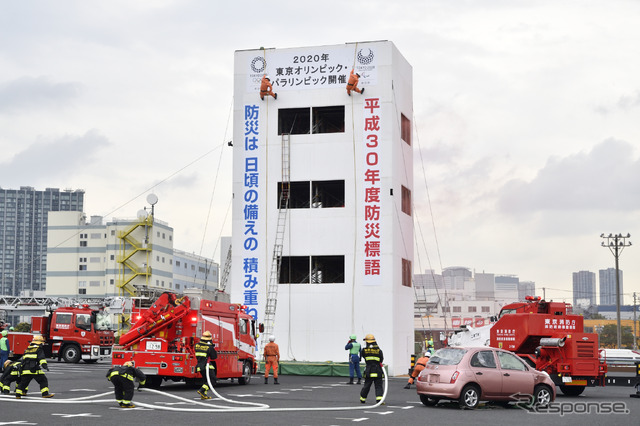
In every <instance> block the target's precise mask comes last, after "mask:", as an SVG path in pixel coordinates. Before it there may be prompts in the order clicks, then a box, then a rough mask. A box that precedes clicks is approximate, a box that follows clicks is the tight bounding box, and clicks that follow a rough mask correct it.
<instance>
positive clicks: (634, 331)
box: [633, 291, 638, 351]
mask: <svg viewBox="0 0 640 426" xmlns="http://www.w3.org/2000/svg"><path fill="white" fill-rule="evenodd" d="M636 310H637V308H636V292H635V291H634V292H633V350H634V351H637V350H638V337H637V336H638V332H637V330H636Z"/></svg>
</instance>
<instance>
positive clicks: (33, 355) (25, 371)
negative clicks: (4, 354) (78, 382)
mask: <svg viewBox="0 0 640 426" xmlns="http://www.w3.org/2000/svg"><path fill="white" fill-rule="evenodd" d="M43 343H44V337H42V336H41V335H37V336H35V337H34V338H33V340H32V341H31V343H30V344H29V347H28V348H27V349H26V350H25V351H24V355H23V356H22V365H21V367H20V381H19V382H18V387H17V388H16V398H18V399H20V398H22V397H23V396H24V395H25V394H26V391H27V387H28V386H29V383H31V380H35V381H36V382H38V384H39V385H40V393H42V397H43V398H51V397H52V396H53V395H54V394H52V393H49V382H48V380H47V376H45V375H44V371H42V370H43V369H44V370H47V371H49V366H48V365H47V359H46V358H45V355H44V348H43V347H42V344H43Z"/></svg>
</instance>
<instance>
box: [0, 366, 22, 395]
mask: <svg viewBox="0 0 640 426" xmlns="http://www.w3.org/2000/svg"><path fill="white" fill-rule="evenodd" d="M20 367H22V364H21V362H20V361H10V360H7V361H5V362H4V372H3V373H2V377H0V389H1V390H2V393H3V394H5V395H9V392H11V383H13V382H16V387H17V384H18V381H19V380H20ZM25 392H26V389H25Z"/></svg>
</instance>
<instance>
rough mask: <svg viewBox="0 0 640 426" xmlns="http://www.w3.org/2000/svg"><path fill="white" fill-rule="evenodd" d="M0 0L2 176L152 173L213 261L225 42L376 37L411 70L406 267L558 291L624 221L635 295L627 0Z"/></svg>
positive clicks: (228, 56)
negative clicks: (410, 226)
mask: <svg viewBox="0 0 640 426" xmlns="http://www.w3.org/2000/svg"><path fill="white" fill-rule="evenodd" d="M221 3H224V5H220V4H221ZM1 5H2V7H0V186H2V187H3V188H18V187H19V186H24V185H27V186H33V187H35V188H36V189H39V190H43V189H45V188H47V187H58V188H73V189H78V188H81V189H84V190H85V191H86V193H85V211H86V213H87V214H88V215H103V216H105V217H106V218H108V219H110V218H112V217H135V215H136V212H137V211H138V210H140V209H141V208H142V207H144V206H145V204H146V202H145V197H146V195H147V194H148V193H150V192H154V193H155V194H157V195H158V197H159V200H160V201H159V202H158V204H157V206H156V208H157V217H158V218H160V219H161V220H164V221H166V222H168V223H169V224H170V225H171V226H172V227H174V229H175V237H174V243H175V247H176V248H178V249H181V250H185V251H189V252H195V253H198V254H202V255H203V256H207V257H214V258H215V259H216V260H218V259H219V257H220V253H219V251H220V249H219V247H218V248H216V247H217V245H218V241H219V237H220V236H221V235H230V232H231V231H230V230H231V217H230V213H229V216H228V217H227V216H226V215H227V211H228V209H229V205H230V200H231V149H230V148H228V147H227V146H226V143H225V142H226V141H227V140H230V139H231V134H232V130H231V129H232V122H231V117H230V111H231V107H232V103H233V98H232V84H233V55H234V51H235V50H243V49H254V48H258V47H261V46H264V47H275V48H287V47H301V46H317V45H330V44H342V43H345V42H355V41H367V40H390V41H392V42H393V43H394V44H395V45H396V46H397V47H398V49H399V50H400V52H401V53H402V54H403V55H404V56H405V58H406V59H407V60H408V61H409V63H410V64H412V66H413V73H414V123H415V124H416V126H417V129H416V133H415V137H414V140H415V141H416V143H414V147H415V167H414V169H415V181H414V186H415V189H414V199H415V203H416V215H415V216H416V217H417V219H418V221H419V230H421V232H419V231H417V232H416V243H417V245H418V246H419V247H420V251H419V253H418V254H419V255H418V256H416V259H415V267H416V268H415V272H420V271H421V270H425V269H428V268H429V267H432V268H434V269H436V270H437V271H438V272H439V271H440V269H441V267H442V266H444V267H447V266H466V267H469V268H471V269H474V270H475V271H477V272H482V271H484V272H491V273H496V274H515V275H518V276H519V277H520V279H521V280H527V281H535V282H536V285H537V287H538V290H539V291H538V294H539V295H542V291H541V288H542V287H545V288H546V295H547V298H553V299H556V300H559V299H565V298H566V299H567V300H569V299H570V297H571V287H572V284H571V283H572V274H571V273H572V272H575V271H579V270H590V271H592V272H595V273H596V275H597V272H598V270H599V269H605V268H608V267H614V257H613V255H612V254H611V252H610V251H609V250H608V249H605V248H602V247H600V242H601V238H600V237H599V236H600V234H601V233H603V232H604V233H606V234H609V233H623V234H625V235H626V233H631V235H632V238H631V241H632V242H635V241H636V240H635V239H634V237H638V239H637V242H638V247H635V246H632V247H629V248H627V249H626V250H625V251H624V252H623V254H622V256H621V257H620V267H621V269H622V270H623V271H624V292H625V294H626V296H625V301H626V302H627V303H631V302H632V293H633V292H634V291H636V292H638V296H639V297H640V262H639V259H640V215H639V213H640V159H639V154H640V153H639V146H640V132H639V130H640V44H639V43H638V41H639V40H640V25H638V23H639V22H640V2H637V1H633V0H628V1H625V0H601V1H596V0H593V1H577V0H576V1H558V0H549V1H514V0H486V1H469V0H467V1H463V0H460V1H452V0H441V1H434V0H416V1H394V2H391V1H387V0H385V1H375V0H369V1H350V2H343V1H333V0H329V1H322V2H306V1H271V2H253V1H249V2H218V1H188V0H180V1H178V0H176V1H171V0H148V1H143V0H136V1H133V2H132V1H117V0H109V1H89V0H77V1H64V0H58V1H55V2H53V1H19V2H18V1H8V0H4V1H2V2H1ZM427 188H428V194H429V197H428V196H427ZM428 198H430V200H431V205H429V203H427V200H428ZM212 200H213V201H212ZM210 205H211V207H212V208H211V213H210V214H209V211H210V209H209V206H210ZM432 214H433V215H432ZM225 217H226V222H225ZM434 225H435V226H434ZM434 230H435V231H434ZM436 241H437V243H436Z"/></svg>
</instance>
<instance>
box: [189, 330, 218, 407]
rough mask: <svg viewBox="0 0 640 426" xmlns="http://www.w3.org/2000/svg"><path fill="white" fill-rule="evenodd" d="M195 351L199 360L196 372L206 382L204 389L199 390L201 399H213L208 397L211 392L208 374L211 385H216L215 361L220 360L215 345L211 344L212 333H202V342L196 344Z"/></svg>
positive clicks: (203, 385) (203, 384)
mask: <svg viewBox="0 0 640 426" xmlns="http://www.w3.org/2000/svg"><path fill="white" fill-rule="evenodd" d="M193 349H194V351H195V354H196V359H197V360H198V364H197V366H196V371H197V372H199V373H200V374H201V375H202V379H203V380H204V382H203V383H202V387H201V388H200V389H198V393H199V394H200V399H211V397H210V396H209V395H207V391H208V390H209V382H208V381H207V374H208V375H209V379H210V380H211V385H214V384H215V383H216V362H215V359H216V358H218V353H217V352H216V350H215V349H214V347H213V343H212V342H211V332H210V331H205V332H204V333H202V337H201V338H200V341H199V342H198V343H196V345H195V346H194V347H193Z"/></svg>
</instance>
